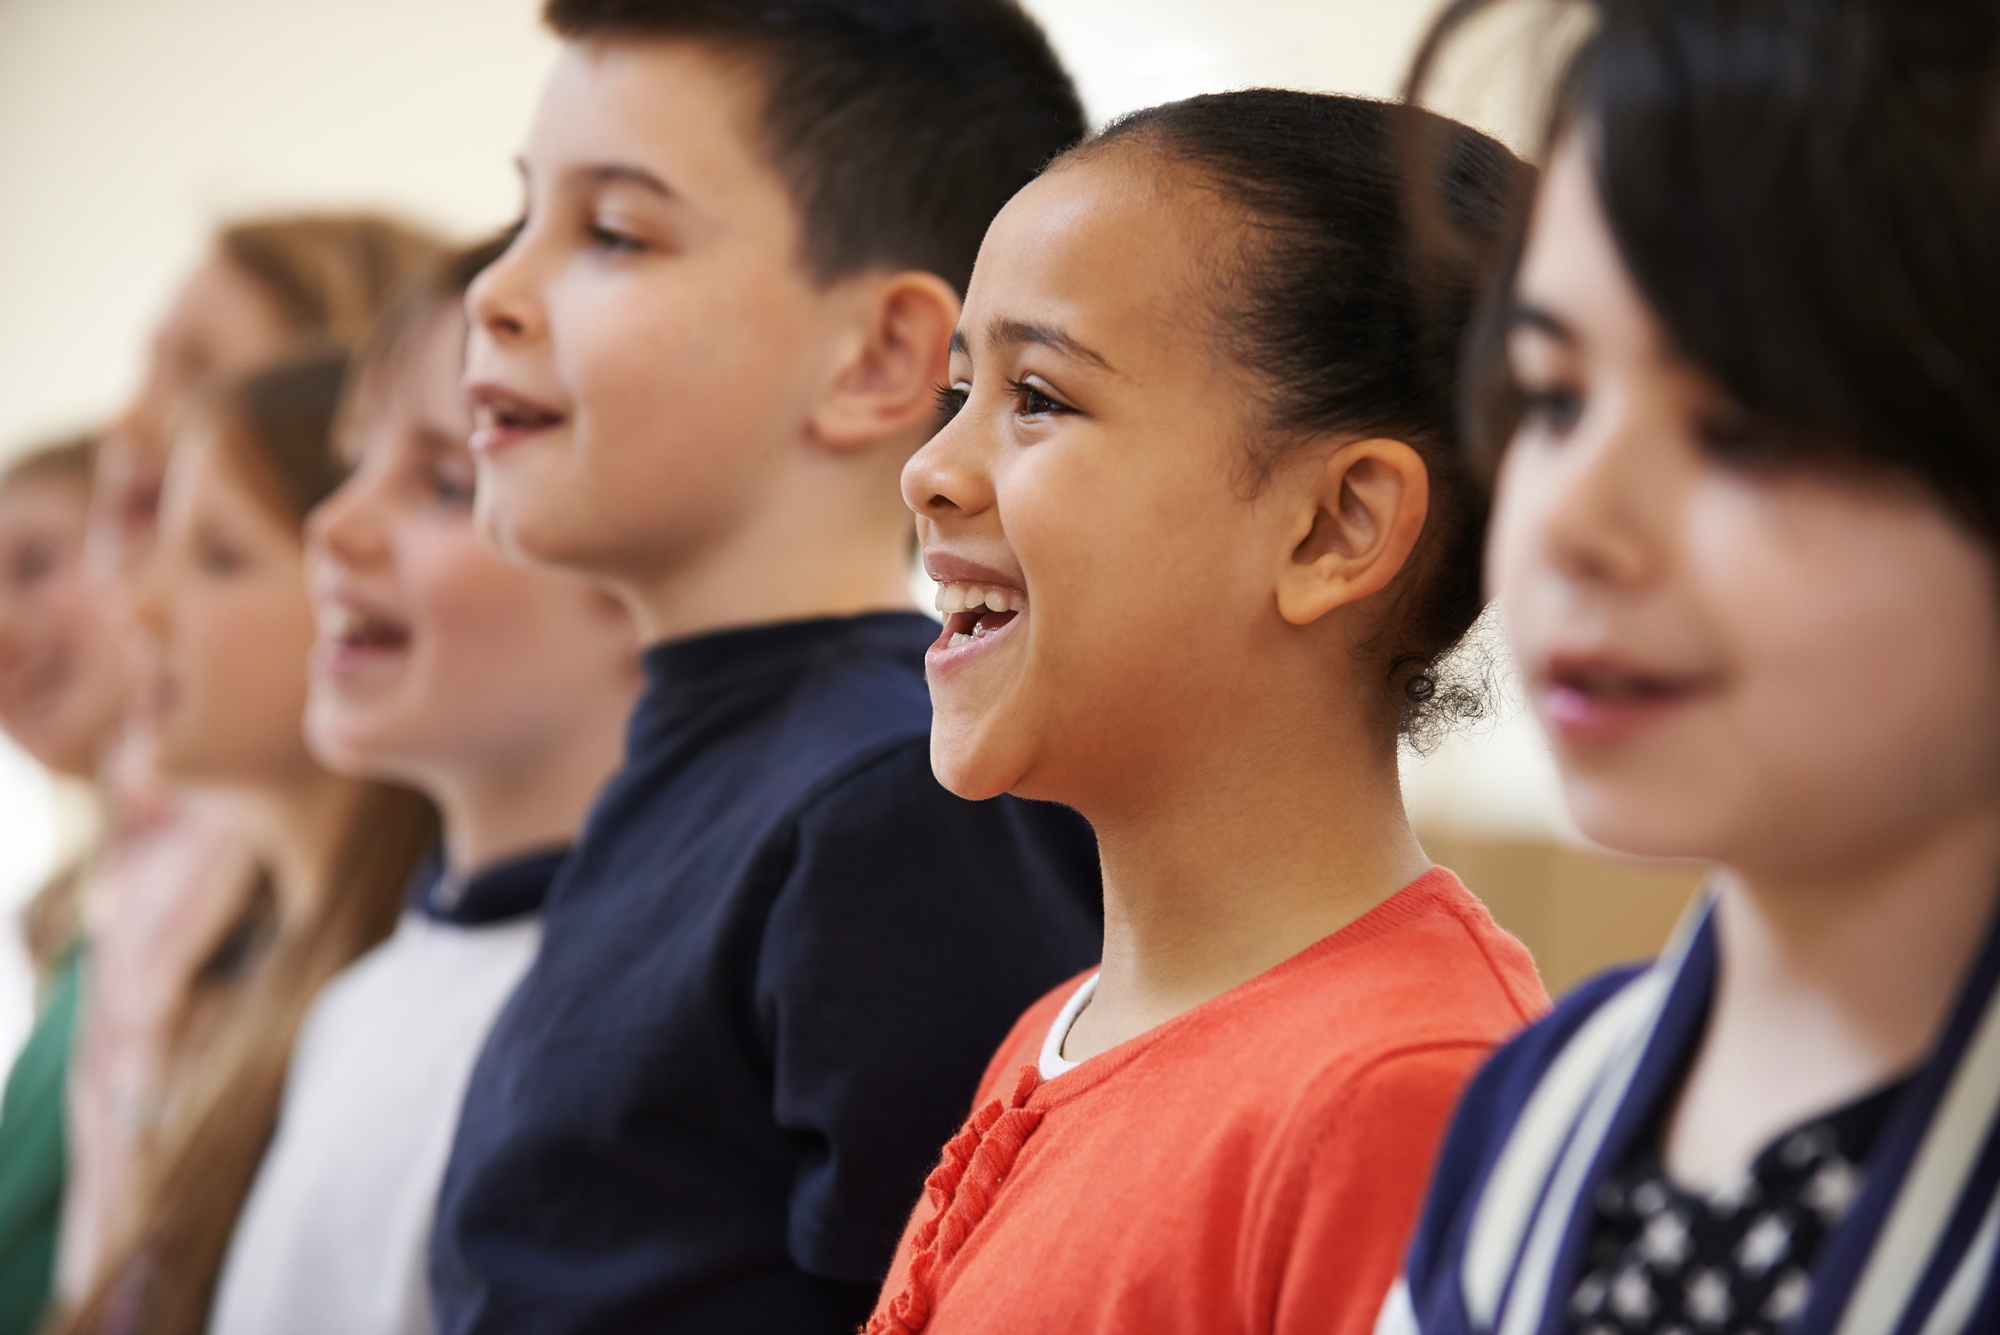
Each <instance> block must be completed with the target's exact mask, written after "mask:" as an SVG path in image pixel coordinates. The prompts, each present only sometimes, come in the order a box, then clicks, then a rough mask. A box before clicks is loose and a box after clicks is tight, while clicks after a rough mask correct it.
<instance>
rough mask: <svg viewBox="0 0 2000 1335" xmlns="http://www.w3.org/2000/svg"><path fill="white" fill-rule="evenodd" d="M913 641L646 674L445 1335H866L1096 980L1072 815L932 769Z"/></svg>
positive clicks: (786, 629) (556, 919) (718, 647)
mask: <svg viewBox="0 0 2000 1335" xmlns="http://www.w3.org/2000/svg"><path fill="white" fill-rule="evenodd" d="M936 636H937V623H936V622H934V621H931V620H929V619H928V618H925V617H922V616H918V615H915V614H910V613H884V614H877V615H871V616H863V617H856V618H851V619H832V620H823V621H810V622H797V623H787V624H781V625H771V626H759V627H755V628H751V629H747V630H732V631H723V632H719V633H716V634H711V635H706V636H702V637H699V638H696V639H690V640H682V641H676V642H669V643H667V644H662V645H658V646H655V647H654V648H653V649H651V650H649V651H648V652H647V654H646V660H645V663H646V673H647V679H648V686H647V690H646V693H645V695H644V696H643V698H642V699H641V700H640V702H639V706H638V709H637V711H636V713H635V714H634V716H633V719H632V724H631V728H630V732H629V734H628V738H627V748H628V753H627V761H626V765H625V768H624V769H623V770H622V771H621V772H620V773H619V774H618V775H617V777H616V778H614V779H613V780H612V782H611V784H610V786H609V787H608V788H607V789H606V790H605V793H604V795H603V796H602V798H600V799H599V802H598V804H597V807H596V809H595V810H594V811H593V812H592V813H591V817H590V820H589V822H588V823H587V824H586V826H585V830H584V834H583V837H582V839H581V841H580V842H579V844H578V845H577V848H576V851H575V853H574V855H573V856H572V859H571V861H570V862H569V864H568V865H567V866H566V867H565V868H564V869H563V871H562V873H561V874H560V876H559V877H558V879H557V882H556V884H555V886H554V888H553V889H552V890H551V892H550V894H549V898H548V903H547V906H546V908H545V909H544V914H543V921H544V923H545V928H544V932H545V935H544V937H543V944H542V950H541V954H540V956H539V958H538V959H537V960H536V962H535V965H534V967H533V968H532V969H531V970H530V971H529V973H528V975H527V976H526V978H525V979H524V980H523V981H522V984H521V986H520V989H519V990H518V991H517V992H516V993H515V994H514V996H513V998H512V1000H511V1001H509V1002H508V1004H507V1007H506V1009H505V1010H504V1011H502V1013H501V1015H500V1018H499V1021H498V1023H497V1024H496V1025H495V1026H494V1029H493V1033H492V1036H491V1038H489V1040H488V1041H487V1045H486V1049H485V1051H484V1052H483V1053H482V1054H481V1056H480V1059H479V1063H478V1066H477V1068H476V1069H475V1070H474V1072H473V1077H472V1083H471V1087H470V1089H469V1090H468V1092H467V1094H466V1099H465V1113H464V1118H463V1120H462V1122H461V1124H460V1126H459V1130H458V1138H457V1141H456V1143H455V1144H454V1146H453V1148H452V1156H451V1163H450V1167H449V1169H448V1170H447V1172H446V1175H445V1183H444V1188H443V1192H442V1195H441V1198H440V1201H439V1206H438V1222H437V1231H436V1234H435V1236H434V1238H433V1242H432V1251H431V1276H432V1283H433V1285H434V1290H435V1294H436V1314H437V1319H438V1329H439V1331H440V1332H442V1335H469V1333H470V1332H496V1331H533V1332H536V1335H568V1333H569V1332H584V1331H605V1332H610V1331H616V1332H621V1335H622V1333H623V1332H628V1331H634V1330H645V1331H655V1332H670V1331H697V1330H699V1331H702V1332H707V1333H708V1335H722V1333H724V1332H737V1331H741V1332H746V1333H747V1332H756V1333H757V1335H793V1333H795V1332H796V1333H798V1335H806V1333H808V1332H822V1331H823V1332H828V1333H829V1335H832V1333H833V1332H840V1335H848V1333H849V1332H852V1331H853V1330H854V1328H855V1327H856V1325H858V1324H859V1322H860V1321H861V1320H862V1319H863V1318H865V1317H866V1315H867V1313H868V1311H869V1309H870V1306H871V1305H872V1303H873V1301H874V1297H875V1292H876V1289H877V1287H878V1285H879V1284H880V1281H881V1278H882V1276H883V1274H884V1273H885V1272H886V1271H887V1269H888V1266H889V1261H890V1259H891V1257H892V1255H893V1253H894V1250H895V1245H896V1241H897V1238H898V1236H899V1234H900V1233H901V1230H902V1227H903V1223H904V1221H905V1220H906V1219H907V1217H908V1215H909V1212H910V1209H911V1207H912V1206H913V1205H914V1204H915V1203H916V1200H917V1197H918V1195H919V1194H920V1192H921V1191H922V1186H923V1180H924V1177H925V1175H926V1173H927V1172H928V1171H929V1170H930V1168H931V1166H932V1165H933V1164H934V1163H935V1162H936V1160H937V1156H938V1152H939V1149H940V1147H941V1146H942V1145H943V1144H944V1142H945V1140H946V1139H947V1138H948V1137H949V1136H950V1135H951V1134H952V1133H953V1132H954V1131H955V1130H956V1129H957V1127H958V1124H959V1122H960V1121H961V1119H962V1118H963V1117H964V1115H965V1113H966V1111H967V1109H968V1106H969V1104H970V1101H971V1098H972V1095H973V1092H974V1088H975V1086H976V1085H977V1083H978V1080H979V1076H980V1073H981V1071H982V1070H983V1068H984V1066H985V1064H986V1061H987V1059H988V1058H989V1057H990V1056H991V1055H992V1053H993V1050H994V1048H995V1047H996V1046H997V1045H998V1044H999V1042H1000V1040H1001V1039H1002V1038H1003V1037H1004V1036H1005V1035H1006V1033H1007V1030H1008V1029H1009V1027H1010V1026H1011V1025H1012V1024H1013V1022H1014V1020H1015V1019H1016V1018H1017V1017H1018V1016H1019V1015H1020V1013H1021V1011H1022V1010H1024V1009H1025V1008H1026V1007H1027V1006H1028V1005H1029V1004H1030V1003H1031V1002H1033V1001H1034V1000H1035V999H1036V998H1037V997H1039V996H1041V995H1042V994H1043V993H1044V992H1046V991H1047V990H1048V989H1049V988H1051V987H1053V986H1054V985H1055V984H1057V983H1058V982H1060V981H1062V980H1063V979H1065V978H1067V977H1069V976H1071V975H1072V974H1074V973H1076V972H1077V971H1078V970H1080V969H1083V968H1085V967H1087V966H1088V965H1090V964H1091V963H1092V962H1094V961H1095V960H1096V959H1097V956H1098V951H1099V939H1100V926H1099V924H1100V909H1099V903H1100V900H1099V887H1098V872H1097V852H1096V844H1095V841H1094V840H1093V838H1092V837H1091V834H1090V829H1089V827H1088V826H1087V825H1086V824H1085V823H1084V822H1083V820H1082V819H1081V818H1080V817H1078V816H1077V815H1076V814H1075V813H1074V812H1071V811H1069V810H1067V809H1066V808H1061V807H1054V806H1049V805H1045V804H1041V803H1030V802H1022V801H1018V800H1016V799H1012V798H1000V799H996V800H994V801H989V802H976V803H975V802H966V801H963V800H961V799H959V798H956V797H953V796H952V795H951V794H949V793H947V792H946V791H945V790H944V789H943V788H942V787H940V786H939V785H938V783H937V780H936V779H935V778H934V777H933V776H932V774H931V769H930V749H929V732H930V698H929V694H928V692H927V691H926V689H925V685H924V679H923V651H924V649H925V647H926V646H927V645H929V643H930V642H931V641H932V640H933V639H935V638H936Z"/></svg>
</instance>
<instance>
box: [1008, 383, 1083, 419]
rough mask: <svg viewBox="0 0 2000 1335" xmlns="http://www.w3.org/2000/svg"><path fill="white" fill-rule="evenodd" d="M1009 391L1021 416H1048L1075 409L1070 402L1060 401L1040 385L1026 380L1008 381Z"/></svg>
mask: <svg viewBox="0 0 2000 1335" xmlns="http://www.w3.org/2000/svg"><path fill="white" fill-rule="evenodd" d="M1007 392H1008V393H1009V394H1011V395H1013V396H1014V412H1015V414H1016V415H1017V416H1020V417H1046V416H1048V415H1050V414H1052V413H1067V412H1072V411H1074V409H1072V408H1071V407H1070V406H1069V405H1068V404H1066V403H1062V402H1059V401H1058V400H1056V399H1055V398H1053V397H1051V396H1050V395H1049V394H1048V393H1047V392H1046V391H1044V390H1043V389H1041V388H1040V387H1039V386H1037V385H1034V384H1030V383H1029V382H1028V381H1025V380H1010V381H1008V382H1007Z"/></svg>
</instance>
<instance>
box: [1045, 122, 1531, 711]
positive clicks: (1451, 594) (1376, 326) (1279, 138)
mask: <svg viewBox="0 0 2000 1335" xmlns="http://www.w3.org/2000/svg"><path fill="white" fill-rule="evenodd" d="M1412 131H1422V132H1423V133H1424V134H1425V135H1427V136H1429V137H1430V138H1432V139H1434V140H1435V141H1436V144H1437V147H1438V150H1439V151H1438V152H1437V153H1436V155H1435V157H1434V162H1435V164H1436V171H1435V173H1434V175H1433V179H1432V181H1431V182H1430V185H1431V187H1432V189H1433V190H1434V191H1435V193H1436V195H1437V196H1438V198H1439V199H1440V200H1441V201H1442V202H1443V203H1444V205H1445V207H1446V208H1447V210H1448V211H1449V213H1450V216H1451V218H1452V220H1453V222H1454V224H1455V226H1456V228H1457V229H1458V230H1459V231H1460V232H1462V233H1464V234H1467V235H1473V236H1477V235H1481V234H1484V235H1489V236H1491V237H1493V238H1494V239H1495V241H1496V242H1497V239H1498V237H1499V235H1500V230H1501V227H1502V225H1503V223H1504V220H1505V218H1506V203H1507V201H1508V199H1509V197H1510V193H1511V192H1512V190H1513V189H1514V185H1513V183H1514V181H1515V180H1516V178H1517V177H1518V176H1519V175H1520V174H1521V173H1523V172H1524V171H1525V170H1526V168H1524V167H1523V165H1522V164H1521V163H1520V161H1519V160H1518V159H1516V158H1515V156H1514V155H1513V154H1512V153H1510V152H1508V151H1507V149H1506V148H1504V147H1502V146H1501V145H1500V144H1499V143H1498V142H1496V141H1494V140H1493V139H1490V138H1488V137H1487V136H1485V135H1483V134H1480V133H1479V132H1477V131H1476V130H1472V129H1469V128H1467V127H1466V126H1463V125H1460V124H1458V123H1456V122H1454V121H1449V120H1446V119H1445V118H1444V117H1441V116H1433V115H1431V114H1429V113H1427V112H1418V113H1415V114H1414V116H1413V115H1412V113H1410V112H1408V111H1406V110H1404V109H1403V108H1400V107H1398V106H1397V105H1396V104H1394V103H1390V102H1378V101H1371V100H1368V99H1364V98H1358V97H1341V96H1335V95H1332V94H1324V93H1300V92H1289V91H1284V90H1280V89H1270V88H1257V89H1248V90H1245V91H1240V92H1232V93H1213V94H1207V95H1204V96H1201V97H1192V98H1188V99H1186V100H1185V101H1180V102H1170V103H1168V104H1166V105H1164V106H1158V107H1152V108H1149V109H1147V110H1144V111H1137V112H1133V113H1132V114H1130V115H1128V116H1125V117H1122V118H1120V119H1119V120H1116V121H1114V122H1112V123H1111V124H1110V125H1109V126H1107V127H1105V129H1104V131H1103V132H1102V133H1101V134H1099V135H1098V136H1097V137H1096V138H1094V139H1092V140H1091V141H1090V142H1089V143H1088V144H1086V145H1084V146H1083V147H1082V148H1081V149H1079V150H1078V151H1077V152H1076V153H1075V154H1074V155H1072V158H1073V159H1087V158H1090V157H1094V156H1096V155H1098V154H1100V153H1103V152H1106V151H1108V150H1115V149H1118V148H1120V147H1122V146H1128V145H1129V146H1136V147H1139V148H1140V149H1142V150H1143V151H1146V152H1149V153H1152V154H1155V155H1156V156H1157V157H1158V158H1159V159H1160V160H1161V161H1162V162H1163V163H1165V164H1166V165H1167V166H1169V167H1170V168H1173V169H1179V170H1184V171H1186V172H1188V173H1190V174H1191V175H1192V177H1193V178H1194V180H1195V181H1197V182H1198V183H1199V184H1201V185H1202V186H1205V187H1206V188H1209V189H1212V190H1214V191H1216V192H1218V193H1219V195H1220V197H1221V198H1222V200H1223V201H1224V202H1225V203H1226V204H1227V205H1229V206H1230V207H1231V209H1232V210H1233V211H1235V212H1237V213H1239V214H1240V216H1241V218H1242V219H1243V226H1242V227H1241V229H1240V232H1239V234H1238V237H1237V238H1234V239H1235V240H1236V244H1235V245H1233V246H1225V247H1223V248H1222V252H1223V253H1222V254H1221V255H1220V256H1219V257H1218V258H1217V260H1216V261H1215V263H1216V266H1217V268H1216V271H1215V272H1213V273H1211V274H1209V275H1207V276H1206V278H1207V287H1208V289H1209V291H1208V292H1207V293H1205V294H1204V295H1205V296H1206V297H1207V300H1208V305H1209V307H1210V310H1211V312H1212V317H1213V318H1212V327H1213V334H1214V337H1215V338H1216V340H1217V341H1218V343H1219V344H1220V346H1221V347H1222V348H1223V349H1224V350H1225V352H1226V353H1227V354H1228V355H1229V356H1230V358H1231V359H1232V360H1233V361H1235V362H1236V363H1237V364H1238V365H1240V366H1242V367H1243V368H1245V369H1246V370H1248V371H1250V372H1251V373H1253V374H1254V375H1255V376H1256V377H1257V378H1258V380H1259V382H1260V383H1261V387H1262V389H1261V395H1260V400H1261V401H1260V403H1259V405H1258V414H1257V418H1256V422H1255V426H1254V429H1253V431H1252V433H1251V439H1250V441H1249V444H1248V450H1247V454H1246V464H1247V465H1248V474H1249V477H1250V480H1251V485H1252V486H1253V487H1255V486H1260V485H1262V483H1263V482H1264V481H1266V480H1268V478H1269V476H1270V474H1271V471H1272V470H1273V469H1274V468H1276V467H1277V466H1278V465H1279V464H1280V463H1281V462H1282V460H1283V459H1284V458H1285V457H1286V456H1287V455H1289V454H1291V453H1293V452H1294V451H1296V450H1298V449H1300V448H1303V447H1306V446H1309V445H1310V444H1311V443H1312V442H1314V441H1317V440H1324V439H1326V438H1327V437H1329V436H1342V437H1346V438H1348V439H1362V438H1365V437H1367V436H1388V437H1393V438H1395V439H1398V440H1402V441H1404V442H1406V443H1407V444H1409V445H1410V446H1411V447H1412V448H1413V449H1415V450H1416V451H1417V452H1418V454H1419V455H1421V456H1422V458H1423V461H1424V466H1425V468H1426V469H1427V470H1428V472H1429V475H1430V511H1429V514H1428V515H1427V516H1426V518H1425V521H1424V529H1423V533H1422V536H1421V537H1420V538H1419V541H1418V545H1417V549H1416V551H1415V552H1414V553H1413V555H1412V557H1411V562H1410V566H1409V568H1408V569H1407V570H1406V572H1405V573H1404V575H1403V576H1402V577H1401V578H1400V581H1399V588H1398V591H1397V592H1396V593H1395V595H1394V596H1395V602H1394V603H1393V604H1392V605H1391V609H1390V612H1389V614H1388V615H1387V617H1386V618H1385V623H1384V626H1383V629H1382V631H1381V632H1380V634H1379V635H1378V636H1376V637H1374V638H1375V642H1374V643H1372V644H1370V645H1369V646H1367V647H1366V648H1367V650H1368V651H1369V652H1370V653H1371V654H1373V655H1378V656H1379V658H1380V659H1381V661H1382V662H1383V663H1384V664H1385V666H1386V682H1387V686H1388V689H1389V692H1390V700H1391V702H1392V703H1393V704H1394V705H1395V706H1396V708H1397V709H1398V710H1399V712H1400V720H1401V729H1402V732H1403V735H1404V736H1405V737H1406V738H1408V739H1409V740H1410V741H1412V742H1413V743H1415V744H1418V745H1419V746H1421V745H1424V744H1426V743H1427V742H1429V741H1430V740H1434V739H1435V736H1436V735H1437V734H1438V733H1439V732H1440V731H1441V730H1443V729H1444V728H1445V727H1446V726H1447V725H1449V724H1450V723H1452V722H1454V721H1456V720H1457V719H1459V718H1462V717H1464V716H1466V715H1477V714H1478V713H1480V712H1481V711H1482V709H1483V707H1484V698H1485V693H1484V690H1483V688H1482V687H1481V686H1480V685H1479V684H1477V683H1474V682H1469V681H1462V680H1461V681H1454V682H1452V683H1449V684H1448V683H1446V682H1445V680H1444V679H1443V677H1442V676H1441V668H1442V665H1443V663H1444V661H1445V660H1446V658H1447V657H1448V656H1449V654H1450V652H1451V651H1452V650H1453V648H1454V647H1456V646H1457V645H1458V643H1459V642H1460V641H1461V640H1462V639H1463V638H1464V637H1465V633H1466V631H1467V630H1468V629H1470V628H1471V626H1472V623H1473V622H1474V621H1475V620H1477V618H1478V616H1479V612H1480V609H1481V606H1482V594H1481V553H1482V551H1483V549H1484V546H1485V516H1486V508H1485V505H1484V498H1483V495H1482V494H1481V493H1480V489H1479V487H1478V485H1477V483H1476V480H1475V479H1474V478H1473V477H1472V475H1471V471H1470V470H1469V468H1468V467H1467V464H1466V460H1465V455H1464V451H1463V450H1461V449H1460V448H1459V442H1458V423H1457V414H1456V408H1457V401H1458V400H1457V381H1458V349H1459V346H1460V343H1461V342H1462V339H1463V335H1464V331H1465V328H1466V325H1467V322H1468V320H1469V319H1470V317H1471V314H1472V311H1473V308H1474V306H1475V304H1476V300H1477V295H1478V286H1479V279H1480V272H1481V271H1480V268H1479V265H1478V264H1477V263H1476V262H1474V261H1473V260H1471V259H1464V258H1462V259H1460V260H1457V261H1453V260H1449V259H1446V258H1444V257H1441V256H1432V257H1430V258H1429V259H1427V261H1426V262H1425V264H1424V265H1423V266H1422V267H1421V269H1420V268H1419V267H1417V265H1416V264H1415V262H1414V256H1415V251H1414V248H1413V246H1412V245H1411V232H1410V225H1409V212H1410V210H1409V209H1408V208H1407V207H1406V205H1407V198H1406V195H1407V191H1406V186H1407V176H1406V174H1405V158H1406V153H1405V151H1404V144H1405V142H1406V140H1407V138H1408V137H1409V136H1410V134H1411V133H1412Z"/></svg>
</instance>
